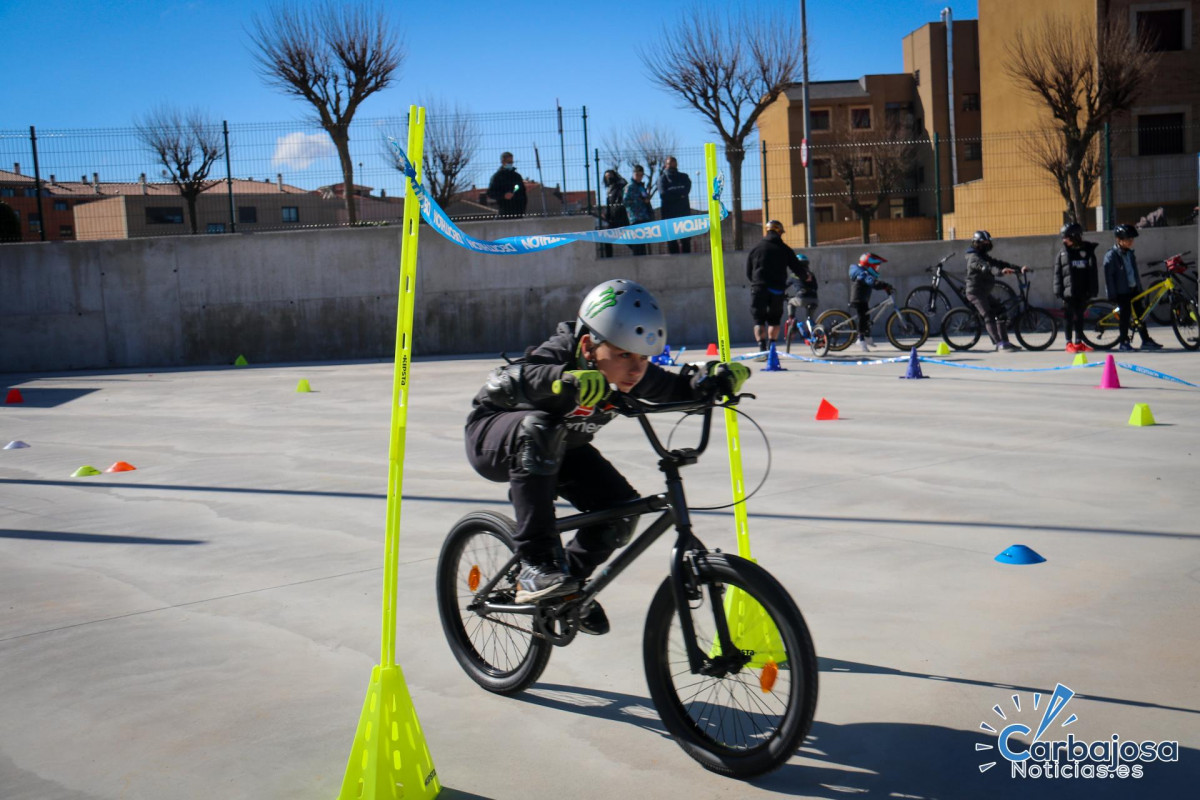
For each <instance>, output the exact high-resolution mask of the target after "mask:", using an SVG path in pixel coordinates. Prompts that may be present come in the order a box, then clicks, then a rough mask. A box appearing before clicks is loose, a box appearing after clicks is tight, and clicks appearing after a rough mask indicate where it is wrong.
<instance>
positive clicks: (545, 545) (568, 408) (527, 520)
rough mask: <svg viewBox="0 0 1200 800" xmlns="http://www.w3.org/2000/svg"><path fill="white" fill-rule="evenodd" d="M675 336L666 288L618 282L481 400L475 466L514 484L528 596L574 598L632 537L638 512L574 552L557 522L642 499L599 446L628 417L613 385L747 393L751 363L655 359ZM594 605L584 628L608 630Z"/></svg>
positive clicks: (592, 296) (522, 597)
mask: <svg viewBox="0 0 1200 800" xmlns="http://www.w3.org/2000/svg"><path fill="white" fill-rule="evenodd" d="M666 340H667V325H666V319H665V316H664V314H663V312H662V310H661V308H660V307H659V304H658V302H657V301H656V300H655V299H654V296H653V295H652V294H650V292H648V291H647V290H646V289H645V288H643V287H642V286H640V285H638V284H636V283H634V282H633V281H629V280H623V279H617V280H610V281H606V282H604V283H602V284H600V285H599V286H597V287H595V288H594V289H592V290H591V291H590V292H588V294H587V296H586V297H585V298H584V301H583V303H582V305H580V307H579V313H578V315H577V318H576V320H575V321H574V322H570V321H568V322H561V323H559V324H558V328H557V330H556V331H555V333H554V335H552V336H551V337H550V338H549V339H548V340H546V341H545V342H543V343H542V344H540V345H538V346H536V347H530V348H529V349H528V350H527V351H526V353H525V357H524V358H522V359H520V360H518V361H516V362H513V363H510V364H508V365H506V366H502V367H499V368H497V369H496V370H494V371H493V372H492V374H491V375H490V376H489V378H488V381H487V383H486V384H484V386H483V388H482V389H480V391H479V393H478V394H477V395H476V396H475V399H474V401H473V403H472V409H471V413H470V415H469V416H468V417H467V424H466V437H465V439H466V441H465V443H466V450H467V458H468V460H469V461H470V463H471V466H472V467H473V468H474V469H475V471H476V472H478V473H479V474H480V475H482V476H483V477H484V478H487V479H488V480H491V481H497V482H505V481H507V482H508V484H509V497H510V499H511V500H512V503H513V508H514V511H515V512H516V518H517V520H516V521H517V527H516V535H515V539H516V541H517V549H518V553H519V555H520V557H521V562H522V568H521V572H520V574H519V576H518V578H517V593H516V602H518V603H531V602H535V601H538V600H541V599H543V598H548V597H556V596H560V595H564V594H570V593H571V592H574V591H575V590H576V589H578V588H579V585H580V582H581V581H582V580H583V579H585V578H587V577H588V576H589V575H590V574H591V573H592V571H593V570H594V569H595V568H596V567H597V566H599V565H600V564H601V563H603V562H604V561H605V560H606V559H607V558H608V557H609V556H610V555H612V553H613V551H614V550H616V548H618V547H621V546H623V545H625V544H626V543H628V541H629V539H630V537H631V536H632V534H633V529H634V526H635V525H636V519H631V518H626V519H624V520H621V521H620V522H617V523H607V524H603V525H596V526H591V527H585V528H582V529H580V531H579V532H578V534H577V535H576V537H575V539H574V540H573V541H572V542H571V543H570V544H569V545H568V546H567V548H566V550H565V552H564V550H563V547H562V543H561V541H560V539H559V536H558V533H557V530H556V528H555V512H554V500H555V498H556V497H560V496H561V497H563V498H564V499H566V500H567V501H569V502H570V503H571V504H572V505H574V506H575V507H576V508H577V509H579V510H580V511H584V512H587V511H598V510H601V509H605V508H609V507H611V506H613V505H616V504H618V503H621V502H623V501H627V500H632V499H634V498H636V497H637V496H638V494H637V492H636V491H635V490H634V489H633V487H631V486H630V485H629V483H628V482H627V481H626V480H625V478H624V476H622V475H621V473H620V472H618V471H617V469H616V467H614V466H613V465H612V464H611V463H610V462H609V461H608V460H607V459H605V458H604V456H602V455H601V454H600V451H598V450H597V449H596V448H595V447H593V446H592V444H591V440H592V437H593V436H595V434H596V433H597V432H598V431H599V430H600V428H601V427H603V426H604V425H606V424H608V423H609V422H610V421H611V420H612V419H613V418H614V417H615V416H616V415H617V414H616V411H615V410H614V409H613V407H612V405H611V404H608V403H606V402H605V400H606V398H608V397H609V396H610V394H611V393H612V392H614V391H615V392H619V393H626V394H630V395H633V396H634V397H637V398H638V399H640V400H646V401H649V402H653V403H666V402H674V401H681V400H690V399H697V398H702V397H710V396H714V395H730V396H731V395H735V394H737V393H738V392H739V391H740V389H741V386H742V383H744V382H745V380H746V378H747V377H749V375H750V370H749V369H748V368H746V367H745V366H744V365H743V364H739V363H733V364H724V363H718V362H715V361H713V362H709V363H708V364H706V365H705V366H704V367H703V368H697V367H693V366H685V367H684V368H683V369H682V370H681V371H680V372H678V373H675V372H671V371H669V370H666V369H663V368H662V367H660V366H658V365H656V364H652V363H650V360H649V357H650V356H652V355H658V354H659V353H660V352H661V351H662V347H663V344H664V343H665V342H666ZM608 627H609V625H608V619H607V616H606V615H605V613H604V610H603V609H602V608H601V607H600V605H599V603H593V604H592V607H591V609H590V610H589V611H588V613H587V614H586V615H585V616H584V617H583V618H581V619H580V630H581V631H583V632H585V633H590V634H593V635H599V634H603V633H607V632H608Z"/></svg>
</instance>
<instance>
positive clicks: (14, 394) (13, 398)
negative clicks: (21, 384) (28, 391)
mask: <svg viewBox="0 0 1200 800" xmlns="http://www.w3.org/2000/svg"><path fill="white" fill-rule="evenodd" d="M4 402H6V403H24V402H25V398H24V397H21V390H20V389H9V390H8V394H7V395H5V397H4Z"/></svg>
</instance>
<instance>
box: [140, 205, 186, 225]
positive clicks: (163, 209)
mask: <svg viewBox="0 0 1200 800" xmlns="http://www.w3.org/2000/svg"><path fill="white" fill-rule="evenodd" d="M146 224H147V225H182V224H183V206H146Z"/></svg>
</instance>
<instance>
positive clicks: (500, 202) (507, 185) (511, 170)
mask: <svg viewBox="0 0 1200 800" xmlns="http://www.w3.org/2000/svg"><path fill="white" fill-rule="evenodd" d="M487 196H488V197H490V198H492V200H494V201H496V207H497V208H499V209H500V216H502V217H523V216H525V204H526V203H527V202H528V201H529V197H528V195H527V194H526V193H525V179H524V178H522V177H521V173H519V172H517V168H516V167H515V166H514V165H513V154H512V153H509V152H508V151H505V152H503V153H501V154H500V169H498V170H496V174H495V175H493V176H492V182H491V183H489V184H488V190H487Z"/></svg>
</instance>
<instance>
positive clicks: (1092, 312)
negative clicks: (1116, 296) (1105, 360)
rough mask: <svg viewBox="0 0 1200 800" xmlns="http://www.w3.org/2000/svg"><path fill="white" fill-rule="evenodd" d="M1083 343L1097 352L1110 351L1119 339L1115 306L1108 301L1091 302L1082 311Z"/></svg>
mask: <svg viewBox="0 0 1200 800" xmlns="http://www.w3.org/2000/svg"><path fill="white" fill-rule="evenodd" d="M1081 333H1082V335H1083V341H1085V342H1087V343H1088V344H1089V345H1091V346H1092V347H1094V348H1096V349H1097V350H1112V349H1113V348H1114V347H1116V346H1117V340H1118V339H1119V338H1120V337H1121V334H1120V323H1119V322H1118V320H1117V306H1116V304H1115V303H1112V302H1110V301H1108V300H1093V301H1092V302H1090V303H1088V304H1087V307H1086V308H1084V309H1083V331H1082V332H1081Z"/></svg>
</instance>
